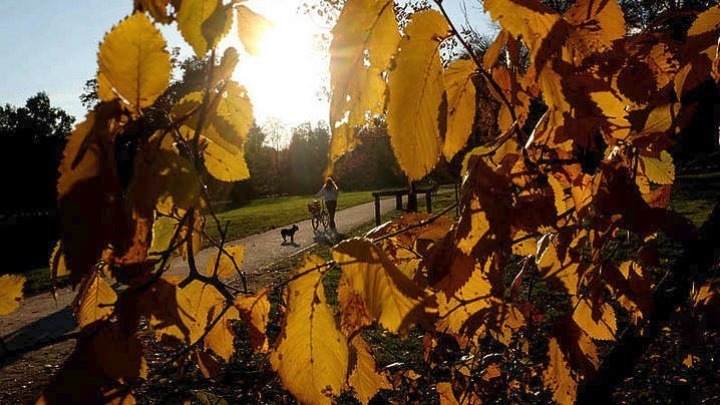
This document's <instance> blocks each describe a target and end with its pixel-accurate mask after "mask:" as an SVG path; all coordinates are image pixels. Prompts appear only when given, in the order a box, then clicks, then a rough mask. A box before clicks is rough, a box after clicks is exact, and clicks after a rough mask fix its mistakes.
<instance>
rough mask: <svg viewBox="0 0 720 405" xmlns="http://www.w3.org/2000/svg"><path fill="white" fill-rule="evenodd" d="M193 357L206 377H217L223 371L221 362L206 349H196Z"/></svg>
mask: <svg viewBox="0 0 720 405" xmlns="http://www.w3.org/2000/svg"><path fill="white" fill-rule="evenodd" d="M193 357H194V358H195V361H196V362H197V364H198V367H200V372H201V373H202V374H203V375H204V376H205V378H216V377H218V376H219V375H220V374H221V373H222V368H221V366H220V363H219V362H218V361H216V360H215V359H214V358H213V356H212V355H211V354H210V353H208V352H206V351H204V350H195V351H194V352H193Z"/></svg>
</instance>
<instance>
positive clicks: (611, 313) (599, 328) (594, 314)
mask: <svg viewBox="0 0 720 405" xmlns="http://www.w3.org/2000/svg"><path fill="white" fill-rule="evenodd" d="M573 319H574V320H575V322H577V324H578V325H579V326H580V327H581V328H582V329H583V330H584V331H585V332H587V333H588V335H590V337H591V338H593V339H598V340H615V334H616V333H617V324H616V321H615V310H613V308H612V306H610V304H608V303H607V302H603V303H602V304H599V305H595V304H594V303H593V302H591V301H589V300H588V299H587V298H585V299H581V300H580V301H579V303H578V304H577V308H575V312H574V313H573Z"/></svg>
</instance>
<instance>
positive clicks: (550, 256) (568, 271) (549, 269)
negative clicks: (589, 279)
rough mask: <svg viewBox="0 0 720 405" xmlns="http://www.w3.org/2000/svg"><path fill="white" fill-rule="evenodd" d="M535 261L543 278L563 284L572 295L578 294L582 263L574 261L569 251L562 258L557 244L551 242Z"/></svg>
mask: <svg viewBox="0 0 720 405" xmlns="http://www.w3.org/2000/svg"><path fill="white" fill-rule="evenodd" d="M539 243H540V242H539ZM538 250H540V249H538ZM535 261H536V263H537V265H538V270H540V274H541V277H542V278H543V279H546V280H549V281H550V282H551V283H554V284H556V285H562V286H563V287H564V288H565V289H566V290H567V292H568V294H570V295H575V294H577V292H578V284H579V282H580V276H579V274H578V271H579V269H580V265H579V263H576V262H574V261H573V260H572V258H571V257H570V255H569V254H567V252H565V255H564V257H563V258H562V259H561V258H560V257H559V256H558V251H557V246H556V244H555V243H554V242H550V243H549V244H548V245H547V247H546V248H545V249H544V250H542V251H539V252H538V255H537V256H536V257H535Z"/></svg>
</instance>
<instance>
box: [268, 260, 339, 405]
mask: <svg viewBox="0 0 720 405" xmlns="http://www.w3.org/2000/svg"><path fill="white" fill-rule="evenodd" d="M322 264H323V260H322V259H320V258H319V257H317V256H310V257H307V258H305V260H304V262H303V263H302V265H301V266H300V267H299V268H298V269H297V270H295V272H293V275H294V276H298V278H296V279H294V280H293V281H291V282H290V283H289V284H288V286H287V295H286V296H287V312H286V314H285V319H284V322H283V329H282V332H281V334H280V338H279V339H278V342H277V344H276V345H277V346H276V348H275V350H273V351H272V353H271V354H270V364H271V365H272V368H273V370H275V371H277V373H278V374H279V375H280V379H281V380H282V382H283V386H284V387H285V388H286V389H287V390H288V391H290V392H291V393H292V394H293V395H294V396H295V398H296V399H297V401H298V402H300V403H308V404H310V403H312V404H321V403H324V404H330V403H331V402H332V397H333V396H336V395H339V394H340V392H341V390H342V389H343V387H344V386H345V379H346V378H347V374H348V362H349V360H348V358H349V352H348V344H347V339H346V338H345V336H344V335H343V334H342V333H340V331H339V330H338V329H337V325H336V324H335V318H334V316H333V309H332V308H331V307H330V306H329V305H328V304H327V302H326V299H325V290H324V288H323V284H322V280H321V277H322V273H321V272H320V271H319V270H318V271H312V270H313V269H315V268H318V269H319V268H321V266H322ZM306 272H307V274H304V273H306ZM300 274H303V275H301V276H300Z"/></svg>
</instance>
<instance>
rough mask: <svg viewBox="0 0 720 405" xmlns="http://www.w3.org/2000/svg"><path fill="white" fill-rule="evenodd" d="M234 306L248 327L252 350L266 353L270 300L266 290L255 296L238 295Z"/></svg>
mask: <svg viewBox="0 0 720 405" xmlns="http://www.w3.org/2000/svg"><path fill="white" fill-rule="evenodd" d="M234 305H235V308H237V309H238V311H240V317H241V318H242V320H243V321H244V322H245V323H246V324H247V326H248V330H249V335H250V343H251V344H252V346H253V349H255V351H258V352H261V353H265V352H267V351H268V341H267V336H266V335H265V331H266V329H267V324H268V321H269V319H270V299H269V298H268V292H267V290H261V291H258V292H257V293H256V294H255V295H249V296H246V295H238V297H237V298H235V303H234Z"/></svg>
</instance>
